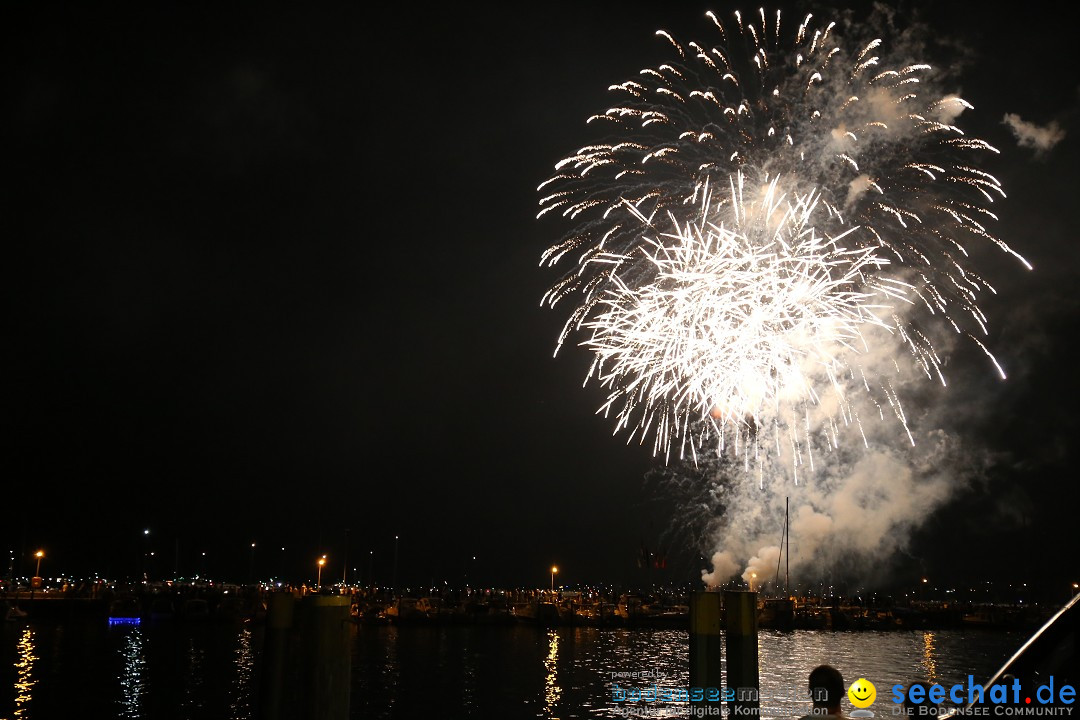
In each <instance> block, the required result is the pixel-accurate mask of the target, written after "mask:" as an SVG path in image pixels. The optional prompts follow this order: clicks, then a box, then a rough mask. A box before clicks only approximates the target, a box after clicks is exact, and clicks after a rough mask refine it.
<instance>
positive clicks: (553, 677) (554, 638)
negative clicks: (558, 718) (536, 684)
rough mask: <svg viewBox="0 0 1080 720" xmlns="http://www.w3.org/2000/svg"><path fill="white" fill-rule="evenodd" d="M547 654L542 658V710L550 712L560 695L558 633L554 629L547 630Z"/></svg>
mask: <svg viewBox="0 0 1080 720" xmlns="http://www.w3.org/2000/svg"><path fill="white" fill-rule="evenodd" d="M547 638H548V654H547V658H545V659H544V669H545V670H546V672H547V674H546V675H545V676H544V712H547V713H551V712H553V711H554V710H555V705H556V704H557V703H558V702H559V697H560V696H561V695H562V688H561V687H559V672H558V671H559V633H558V631H556V630H548V634H547Z"/></svg>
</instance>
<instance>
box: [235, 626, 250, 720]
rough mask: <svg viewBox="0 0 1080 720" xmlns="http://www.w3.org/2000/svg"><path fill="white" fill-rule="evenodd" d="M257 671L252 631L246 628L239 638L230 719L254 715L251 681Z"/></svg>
mask: <svg viewBox="0 0 1080 720" xmlns="http://www.w3.org/2000/svg"><path fill="white" fill-rule="evenodd" d="M254 671H255V653H254V652H253V651H252V649H251V629H250V628H246V627H245V628H244V629H243V630H241V631H240V634H239V635H238V636H237V643H236V677H235V678H233V683H232V688H231V701H230V702H229V717H230V718H232V720H245V719H246V718H250V717H251V714H252V707H251V690H252V688H251V680H252V675H253V673H254Z"/></svg>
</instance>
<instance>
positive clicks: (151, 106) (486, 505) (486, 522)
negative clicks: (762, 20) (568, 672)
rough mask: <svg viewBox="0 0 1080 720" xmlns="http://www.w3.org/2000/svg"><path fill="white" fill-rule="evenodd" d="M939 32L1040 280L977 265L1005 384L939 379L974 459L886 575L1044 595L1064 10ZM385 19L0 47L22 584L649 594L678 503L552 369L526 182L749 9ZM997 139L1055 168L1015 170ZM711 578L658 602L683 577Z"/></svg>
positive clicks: (973, 6)
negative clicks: (98, 579)
mask: <svg viewBox="0 0 1080 720" xmlns="http://www.w3.org/2000/svg"><path fill="white" fill-rule="evenodd" d="M923 5H931V4H930V3H923ZM938 5H948V6H949V7H947V8H942V7H923V8H922V10H921V12H922V13H923V15H922V16H923V18H924V20H925V21H926V22H928V23H929V24H930V25H931V27H933V28H934V29H935V32H939V40H941V41H942V42H941V46H939V47H935V48H934V49H933V51H934V52H936V53H940V54H941V55H940V57H932V58H930V61H931V62H932V63H934V62H937V63H941V62H959V61H961V60H962V61H963V63H964V64H963V65H962V66H961V67H960V72H959V77H960V78H961V80H960V82H959V83H958V88H957V89H959V90H960V91H961V93H962V95H963V97H964V98H965V99H967V100H968V101H970V102H971V103H972V104H973V105H974V106H975V108H976V109H975V111H974V112H969V113H968V114H965V115H964V117H963V123H962V124H963V126H964V127H965V129H968V130H970V131H972V133H973V134H974V135H976V136H978V137H983V138H985V139H986V140H988V141H989V142H991V143H992V144H994V145H995V146H997V147H999V148H1001V149H1002V151H1003V153H1002V156H1001V158H1000V159H998V160H996V161H995V162H994V163H992V164H991V165H992V166H991V168H990V169H991V171H992V172H994V173H995V174H996V175H998V177H1000V178H1001V179H1002V181H1003V183H1004V186H1005V190H1006V192H1007V193H1008V194H1009V199H1008V200H1007V201H1005V202H1004V203H1002V204H1001V207H1000V215H1001V218H1002V222H1001V223H1000V224H999V226H998V228H997V230H998V234H999V235H1001V236H1002V237H1004V238H1005V239H1006V240H1008V241H1009V242H1010V243H1011V244H1012V245H1013V246H1014V247H1016V248H1017V249H1018V250H1019V251H1020V252H1022V253H1023V254H1024V255H1025V256H1026V257H1027V258H1028V259H1029V260H1030V261H1031V262H1032V263H1033V265H1034V266H1035V271H1034V272H1031V273H1026V272H1024V271H1023V270H1022V268H1020V267H1019V266H1017V265H1016V264H1015V263H1012V262H1010V261H1009V260H1008V258H1007V257H1006V256H1005V255H1004V254H1001V255H1000V256H995V257H993V258H992V260H991V262H990V264H989V266H984V270H986V274H987V275H988V277H989V279H990V280H991V281H992V282H994V284H995V286H996V287H997V288H998V291H999V296H998V297H997V298H994V299H992V300H989V301H987V302H985V303H983V307H984V309H985V310H986V311H987V314H988V315H989V316H990V319H991V326H990V331H991V335H990V338H989V342H988V343H987V344H988V346H990V347H991V348H992V349H993V350H994V351H995V353H996V354H997V355H998V357H999V358H1000V359H1001V360H1002V362H1003V363H1004V364H1005V365H1006V367H1007V369H1008V370H1009V372H1010V377H1009V380H1008V381H1006V382H1001V381H1000V380H998V379H997V378H996V375H995V374H994V372H993V369H992V368H991V367H990V366H988V365H987V364H986V362H985V358H982V356H981V355H979V354H978V352H977V351H975V352H974V353H971V352H969V351H967V350H965V351H964V352H962V353H960V356H959V357H957V358H956V359H955V363H956V365H955V367H958V368H961V369H959V370H956V371H955V372H958V373H960V374H965V373H967V374H970V377H969V378H967V379H966V381H965V382H966V384H967V386H968V387H969V388H971V387H977V388H981V390H980V393H979V394H980V396H981V399H980V404H981V409H980V413H979V416H980V417H981V418H983V420H982V422H981V424H980V423H976V425H975V426H973V427H972V428H969V431H970V432H971V433H972V434H973V435H975V436H977V437H978V438H979V439H980V441H981V442H983V443H985V445H986V447H987V449H988V451H989V452H992V453H993V457H994V458H995V460H994V464H993V466H992V468H991V470H990V472H989V473H988V476H987V477H986V478H985V479H983V480H980V481H978V482H973V483H972V484H971V486H970V488H969V489H968V490H967V491H965V492H961V493H959V494H958V497H957V499H956V500H955V501H954V502H953V503H951V504H950V505H948V506H947V507H945V508H943V509H942V510H941V512H940V513H939V514H938V515H937V516H935V517H933V518H928V520H927V524H926V526H925V528H924V530H923V531H921V532H920V533H918V534H917V535H916V536H915V538H913V540H912V544H911V548H910V554H909V555H908V556H905V557H903V558H900V559H898V560H896V567H897V570H896V574H895V577H896V579H897V582H898V583H903V582H906V581H907V580H908V579H910V578H911V577H913V576H914V575H913V574H918V573H924V572H932V573H936V574H937V576H941V575H943V574H954V575H955V577H957V578H958V580H959V579H960V578H967V577H971V578H976V577H978V578H981V577H987V578H994V579H1000V580H1002V581H1014V580H1017V581H1019V580H1023V581H1027V582H1032V583H1035V584H1038V583H1044V584H1045V585H1046V586H1047V587H1058V586H1059V585H1060V582H1061V581H1064V580H1065V579H1072V575H1073V574H1076V573H1077V570H1078V564H1077V561H1076V555H1075V550H1076V546H1077V544H1076V540H1075V537H1076V536H1075V530H1073V529H1070V525H1074V524H1075V518H1076V512H1077V511H1076V507H1077V499H1078V497H1077V496H1078V491H1077V489H1076V488H1077V485H1076V483H1077V473H1076V472H1075V470H1074V468H1075V464H1076V460H1077V454H1076V450H1075V439H1076V437H1077V422H1076V417H1075V409H1076V401H1077V398H1078V393H1077V360H1076V355H1075V354H1074V345H1075V343H1074V338H1075V337H1077V330H1078V329H1080V328H1078V324H1080V323H1078V320H1080V315H1078V301H1077V296H1076V289H1077V287H1078V285H1077V281H1078V280H1080V273H1078V270H1080V262H1078V260H1080V258H1078V252H1080V243H1078V242H1077V237H1076V231H1075V226H1076V223H1075V218H1076V217H1077V210H1076V208H1077V192H1078V190H1080V182H1078V180H1080V171H1078V169H1077V168H1078V167H1080V165H1078V161H1080V158H1078V153H1077V144H1076V138H1075V136H1074V133H1075V131H1076V130H1075V126H1076V119H1077V107H1078V83H1080V80H1078V78H1080V74H1078V73H1077V72H1076V71H1077V70H1078V69H1080V63H1078V62H1077V61H1076V56H1075V43H1074V40H1073V38H1072V37H1071V34H1072V33H1073V30H1074V29H1073V28H1071V27H1069V26H1068V25H1067V24H1066V23H1064V21H1062V20H1061V19H1055V18H1054V17H1053V13H1052V11H1051V10H1048V8H1053V7H1054V6H1053V5H1051V4H1040V3H1025V4H1023V6H1022V9H1021V10H1019V11H1017V12H1016V13H1015V14H1010V15H1001V14H984V13H983V12H982V10H981V8H983V7H985V5H984V4H982V3H947V4H938ZM391 6H392V9H379V10H365V11H360V10H358V9H356V8H344V7H336V8H330V9H323V10H309V9H304V10H294V11H293V12H283V13H268V12H267V11H266V10H264V9H257V8H254V7H252V8H249V9H247V10H244V11H239V10H230V11H228V12H227V14H221V12H219V11H214V12H210V11H203V10H194V9H190V8H186V7H182V6H180V5H171V4H157V5H155V6H153V7H149V8H139V9H131V8H122V7H118V6H110V7H108V8H106V9H101V8H98V9H94V10H89V9H86V8H82V7H75V6H72V7H51V8H40V7H35V8H34V9H32V10H27V9H25V8H24V9H22V10H20V12H22V13H28V14H24V16H23V17H19V18H12V19H9V20H8V22H6V23H5V28H4V48H5V51H4V57H5V61H4V63H3V65H4V67H3V76H4V94H5V96H6V98H5V102H4V106H5V111H4V118H5V133H4V135H5V146H6V152H5V166H6V173H5V175H6V176H7V177H8V182H7V183H6V185H7V187H8V189H7V191H5V192H4V198H5V202H4V210H3V218H4V226H5V232H4V235H5V240H6V242H5V243H4V246H5V261H4V263H3V269H4V279H3V292H4V294H5V303H4V309H5V315H6V317H5V322H4V327H5V329H6V332H5V335H6V337H7V342H6V343H5V350H6V351H5V353H4V363H3V368H4V372H3V398H2V405H3V412H2V413H0V417H2V419H3V420H2V421H3V428H2V430H3V437H4V445H5V451H4V453H3V456H4V460H3V465H4V467H5V470H4V471H3V475H4V478H5V479H4V497H3V499H2V500H0V508H2V511H0V543H2V549H4V550H5V551H6V550H7V549H8V548H10V549H12V550H14V551H15V553H16V556H17V559H18V560H20V561H21V562H22V564H23V570H24V571H25V570H26V567H27V563H29V561H30V560H29V557H30V554H31V553H32V552H33V551H34V550H36V549H37V548H39V547H43V548H45V550H46V552H47V560H46V565H45V566H44V567H43V568H42V570H43V574H45V575H51V574H53V573H54V572H58V571H62V572H66V573H70V574H76V575H81V574H84V573H87V572H97V573H102V574H107V575H109V576H110V577H115V576H123V575H125V574H127V575H130V574H133V573H134V572H135V571H136V570H137V569H138V567H139V562H140V560H139V557H140V555H141V554H142V552H143V551H144V550H146V549H152V550H153V551H154V552H155V561H154V563H155V565H154V570H155V572H158V574H171V571H172V569H173V565H174V563H176V562H177V560H176V557H177V553H176V550H177V547H179V561H178V563H179V570H180V572H181V574H182V575H188V574H192V573H193V572H196V571H198V570H202V571H204V572H207V571H208V572H210V573H211V574H215V575H218V576H221V575H226V576H228V575H230V574H231V575H233V576H234V577H243V576H244V575H245V574H246V572H247V568H248V563H249V559H250V544H251V542H253V541H254V542H256V543H257V549H256V556H255V558H256V560H255V562H256V568H257V574H258V575H260V576H268V575H270V574H278V573H280V572H285V573H286V574H287V575H290V576H292V577H294V578H302V577H305V576H310V575H313V574H314V559H315V557H317V555H319V554H322V553H327V554H328V555H329V556H330V560H329V563H330V568H331V570H332V571H333V572H334V573H335V574H340V573H341V568H342V562H343V560H344V558H343V555H344V554H345V552H346V551H347V553H348V563H347V564H348V565H349V566H351V567H356V568H357V573H356V575H352V571H351V570H350V576H351V577H356V576H359V578H361V579H367V578H368V577H369V575H368V572H369V568H372V569H373V570H374V575H375V579H376V580H377V581H381V582H389V581H390V575H391V572H392V570H391V565H392V560H391V558H392V556H393V552H394V539H393V538H394V536H395V535H400V538H401V539H400V541H399V548H398V552H399V573H400V580H401V582H402V583H403V584H404V583H427V582H429V581H435V582H442V581H444V580H445V581H447V582H449V583H450V584H451V585H453V584H460V582H461V580H462V579H463V578H464V576H466V575H467V576H468V579H469V580H470V581H471V582H473V583H482V584H507V585H546V584H547V582H548V568H549V566H550V565H551V564H552V563H555V564H558V565H559V566H560V568H561V572H560V579H561V580H562V581H564V582H568V583H576V582H629V583H634V582H643V581H647V580H648V579H649V575H648V574H647V573H646V571H644V570H641V569H639V568H638V567H637V558H638V556H639V554H640V552H641V548H642V547H643V546H645V547H647V548H649V549H650V550H659V549H660V548H662V547H664V545H665V540H664V536H665V531H666V530H667V529H668V527H669V525H670V524H671V523H672V522H673V519H674V518H675V517H676V516H675V502H674V500H673V499H672V498H670V497H665V496H664V495H663V494H662V493H658V492H657V490H658V489H657V487H655V486H653V485H650V484H648V483H646V482H645V480H644V478H645V475H646V473H647V472H648V470H649V469H650V468H651V467H653V466H654V465H655V464H656V463H657V461H656V460H654V459H653V458H652V457H651V454H650V451H649V448H648V447H639V446H637V445H636V444H635V445H632V446H627V445H626V444H625V436H620V437H612V435H611V427H612V425H611V422H610V421H609V420H605V419H603V418H602V417H598V416H596V415H594V411H595V409H596V407H598V406H599V405H600V403H601V398H602V397H603V393H602V391H601V390H600V389H599V388H597V387H595V386H591V385H590V387H588V388H585V389H584V390H583V389H582V388H581V382H582V379H583V378H584V374H585V371H586V368H587V366H588V363H589V358H588V357H586V356H585V354H584V353H583V352H576V351H575V350H574V349H573V348H571V349H570V350H569V351H566V352H564V353H560V356H559V357H558V359H553V358H552V351H553V349H554V344H555V339H556V336H557V333H558V330H559V329H560V327H561V325H562V323H563V321H564V319H565V315H564V314H563V312H561V311H551V310H545V309H541V308H540V307H539V300H540V297H541V296H542V294H543V292H544V291H545V290H546V289H547V287H548V286H549V285H550V284H551V283H552V282H553V281H554V280H555V279H556V278H557V276H556V275H555V274H554V273H553V272H551V271H548V272H544V271H541V270H540V269H538V261H539V256H540V253H541V252H542V251H543V250H544V249H545V248H546V247H547V246H548V245H549V244H550V243H551V242H553V241H554V240H556V239H557V238H558V237H559V235H561V233H562V231H563V230H564V229H565V226H562V225H560V224H559V223H558V222H543V221H541V222H538V221H536V220H535V214H536V201H537V197H538V196H537V193H536V186H537V185H538V184H539V183H540V182H541V181H542V180H544V179H546V178H547V177H548V175H549V174H550V172H551V170H552V167H553V165H554V163H555V162H556V161H557V160H559V159H560V158H562V157H563V156H564V155H565V154H567V153H568V152H570V151H572V150H573V149H575V148H577V147H578V146H579V145H581V144H582V143H583V141H584V139H585V133H584V128H585V125H584V120H585V118H586V117H588V116H589V115H591V114H593V113H595V112H598V111H602V110H603V109H606V108H607V107H608V106H609V104H610V102H611V97H610V95H609V94H608V93H606V92H605V88H606V87H607V86H608V85H610V84H612V83H615V82H621V81H622V80H625V79H628V78H630V77H632V76H634V75H635V74H636V73H637V71H638V70H639V69H640V68H642V67H645V66H648V65H653V64H656V63H658V62H661V61H663V59H664V58H666V57H667V52H668V50H667V48H665V46H664V44H663V42H662V41H660V40H659V39H657V38H655V37H654V36H653V31H654V30H655V29H657V28H659V27H664V28H666V29H669V30H671V31H672V32H673V33H674V34H675V35H676V36H677V37H683V38H690V37H698V38H702V39H710V40H711V39H712V37H713V36H712V35H711V34H710V33H709V30H708V24H707V21H706V20H704V18H703V14H704V11H705V10H706V9H709V8H712V9H714V10H715V11H716V12H717V13H718V14H725V15H726V14H729V13H730V12H731V11H732V10H734V9H736V8H737V7H738V6H736V5H730V4H728V5H716V4H714V5H698V4H693V3H677V4H676V3H655V4H653V5H642V4H634V3H604V4H600V5H592V6H590V7H589V8H587V9H582V8H579V7H576V6H574V5H570V4H568V5H558V4H555V5H552V4H543V5H539V6H538V5H507V6H504V7H503V9H501V10H499V11H490V10H483V9H480V7H479V6H478V7H476V8H471V7H463V6H455V5H453V4H450V5H444V6H441V7H440V8H437V9H430V10H429V9H423V8H420V9H417V8H414V7H413V6H410V5H407V4H391ZM746 7H747V8H749V6H746ZM398 8H400V9H398ZM754 8H756V6H754ZM911 9H912V8H910V7H908V8H906V9H905V12H910V10H911ZM855 12H856V14H857V15H858V14H859V13H864V10H863V9H857V10H856V11H855ZM950 45H951V46H952V48H951V49H952V54H951V55H947V54H946V52H945V51H946V50H948V49H949V46H950ZM1005 113H1018V114H1019V115H1021V116H1022V117H1023V118H1024V119H1025V120H1027V121H1030V122H1033V123H1036V124H1038V125H1040V126H1046V125H1048V124H1049V123H1050V122H1052V121H1053V122H1057V123H1058V124H1059V125H1060V126H1061V128H1062V129H1063V130H1064V132H1065V137H1064V139H1063V140H1062V141H1061V142H1060V143H1058V144H1057V145H1056V146H1054V147H1053V148H1052V149H1050V150H1049V151H1047V152H1046V153H1043V154H1036V153H1035V152H1034V151H1032V150H1031V149H1028V148H1021V147H1018V145H1017V142H1016V140H1015V139H1014V138H1013V136H1012V135H1011V134H1010V132H1009V129H1008V128H1007V127H1006V126H1005V125H1004V124H1003V123H1002V118H1003V116H1004V115H1005ZM980 358H982V359H980ZM965 397H970V393H969V394H968V395H966V396H965ZM942 401H949V400H948V396H947V395H943V396H942ZM965 401H966V400H965ZM145 528H149V529H150V530H151V534H150V536H149V537H150V540H149V541H146V540H144V537H143V530H144V529H145ZM346 529H348V534H347V535H346ZM346 537H347V539H348V543H347V544H346ZM282 547H284V548H285V551H284V552H282V550H281V548H282ZM699 549H700V548H693V547H691V548H685V547H683V548H680V547H672V548H670V549H669V552H670V555H671V562H669V565H668V568H667V569H666V570H664V571H662V572H655V573H654V574H653V575H654V578H657V579H663V580H678V581H681V580H687V579H690V578H693V577H696V576H697V575H698V569H699V568H700V567H701V563H700V562H699V561H698V559H697V557H698V555H697V552H698V550H699ZM943 549H946V550H947V552H944V551H943ZM203 552H206V553H207V559H205V560H203V559H202V555H201V553H203ZM372 552H373V553H374V555H373V556H372V555H370V553H372ZM473 556H475V557H476V560H473V559H472V558H473ZM6 558H7V556H6V555H4V556H3V559H4V565H5V568H4V569H5V570H6ZM372 558H374V559H373V561H372Z"/></svg>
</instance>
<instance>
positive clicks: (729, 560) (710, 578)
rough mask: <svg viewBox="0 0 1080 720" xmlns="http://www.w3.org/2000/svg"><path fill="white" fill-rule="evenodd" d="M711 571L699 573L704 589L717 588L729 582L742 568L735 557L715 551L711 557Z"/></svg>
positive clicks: (724, 552) (725, 552) (728, 553)
mask: <svg viewBox="0 0 1080 720" xmlns="http://www.w3.org/2000/svg"><path fill="white" fill-rule="evenodd" d="M711 564H712V568H713V569H712V571H711V572H706V571H704V570H703V571H702V572H701V580H702V582H704V583H705V585H706V587H719V586H721V585H723V584H724V583H726V582H727V581H728V580H730V579H731V578H732V577H733V576H734V575H735V573H737V572H739V569H740V568H741V567H742V566H741V565H740V564H739V562H738V561H737V560H736V559H735V556H734V555H732V554H731V553H730V552H727V551H719V550H718V551H717V552H715V553H713V556H712V562H711Z"/></svg>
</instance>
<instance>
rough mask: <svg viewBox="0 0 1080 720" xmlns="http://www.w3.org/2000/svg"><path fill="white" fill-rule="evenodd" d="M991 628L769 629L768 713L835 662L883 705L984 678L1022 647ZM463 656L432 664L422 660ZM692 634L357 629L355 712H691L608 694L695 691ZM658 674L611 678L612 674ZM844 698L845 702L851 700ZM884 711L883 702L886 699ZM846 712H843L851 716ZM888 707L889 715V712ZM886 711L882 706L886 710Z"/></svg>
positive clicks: (795, 710)
mask: <svg viewBox="0 0 1080 720" xmlns="http://www.w3.org/2000/svg"><path fill="white" fill-rule="evenodd" d="M1022 640H1023V638H1021V637H1019V636H1018V635H1017V634H1007V633H996V632H986V631H975V632H968V631H960V630H956V631H939V632H921V631H920V632H866V631H864V632H828V631H796V632H793V633H782V632H775V631H762V632H761V634H760V635H759V664H760V681H761V693H762V701H761V708H762V717H763V718H789V717H798V716H801V715H804V714H806V713H807V712H808V711H809V709H810V703H809V702H808V701H807V700H805V699H804V698H805V697H806V682H807V675H808V673H809V671H810V670H811V669H812V668H814V667H815V666H817V665H820V664H822V663H829V664H831V665H834V666H835V667H836V668H837V669H839V670H840V672H841V673H842V674H843V676H844V679H845V682H847V683H850V682H853V681H854V680H856V679H858V678H859V677H865V678H867V679H868V680H870V681H871V682H873V683H874V684H875V685H877V687H878V694H879V698H880V699H879V700H878V704H879V705H880V704H881V703H883V702H891V700H890V698H891V692H890V688H891V687H892V686H893V685H895V684H897V683H902V684H905V685H906V684H909V683H911V682H914V681H916V680H923V681H933V682H941V683H946V684H951V683H954V682H962V681H966V678H967V675H968V674H969V673H970V674H972V675H974V676H975V677H976V678H977V679H981V680H983V681H985V680H986V679H988V678H989V676H990V675H991V674H992V673H993V672H994V671H996V670H997V669H998V668H999V667H1000V665H1001V663H1002V662H1003V661H1004V660H1005V659H1006V658H1007V656H1008V655H1009V654H1011V652H1012V651H1013V650H1015V648H1016V647H1018V646H1019V644H1020V643H1021V642H1022ZM434 648H439V650H440V654H443V653H447V652H449V653H451V654H453V653H457V658H458V659H457V663H456V664H455V663H454V662H453V661H451V662H448V663H446V662H440V663H439V664H438V668H437V671H436V668H434V667H431V666H430V665H429V664H428V662H427V661H425V659H424V657H423V655H424V652H425V649H426V652H428V653H430V652H431V651H432V650H433V649H434ZM688 653H689V637H688V635H687V634H686V633H685V632H683V631H678V630H629V629H596V628H559V629H553V630H542V629H537V628H532V627H498V628H484V627H453V626H451V627H443V628H408V627H406V628H383V627H361V628H359V629H358V632H357V645H356V649H355V653H354V658H353V676H354V682H353V693H352V712H351V714H352V717H354V718H403V717H414V716H420V717H423V716H426V715H431V716H435V715H437V714H438V713H439V712H445V711H447V710H449V709H453V710H454V714H455V716H457V717H494V716H498V717H501V718H510V717H521V718H552V719H554V718H561V719H565V718H584V717H619V716H622V715H623V713H624V712H625V711H626V710H627V709H628V707H631V706H632V708H633V710H634V711H636V712H638V713H647V714H648V715H649V716H650V717H685V716H686V714H687V713H686V705H685V704H678V703H658V702H640V701H639V702H637V703H629V702H615V701H614V700H613V690H614V689H615V684H616V683H618V684H619V687H620V689H621V690H624V691H625V690H628V689H629V690H637V691H639V692H640V691H643V690H645V691H647V690H648V689H650V688H652V687H653V685H654V684H655V685H656V687H658V688H668V689H685V688H687V687H688V686H689V670H688V661H687V658H688ZM643 671H647V672H653V673H655V675H654V676H646V677H642V676H640V675H639V676H638V677H637V678H629V677H616V676H614V675H613V673H642V672H643ZM845 703H846V699H845ZM883 707H884V706H883ZM850 710H851V708H846V707H845V711H850ZM884 712H887V710H886V711H884ZM880 714H882V713H879V715H880Z"/></svg>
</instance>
